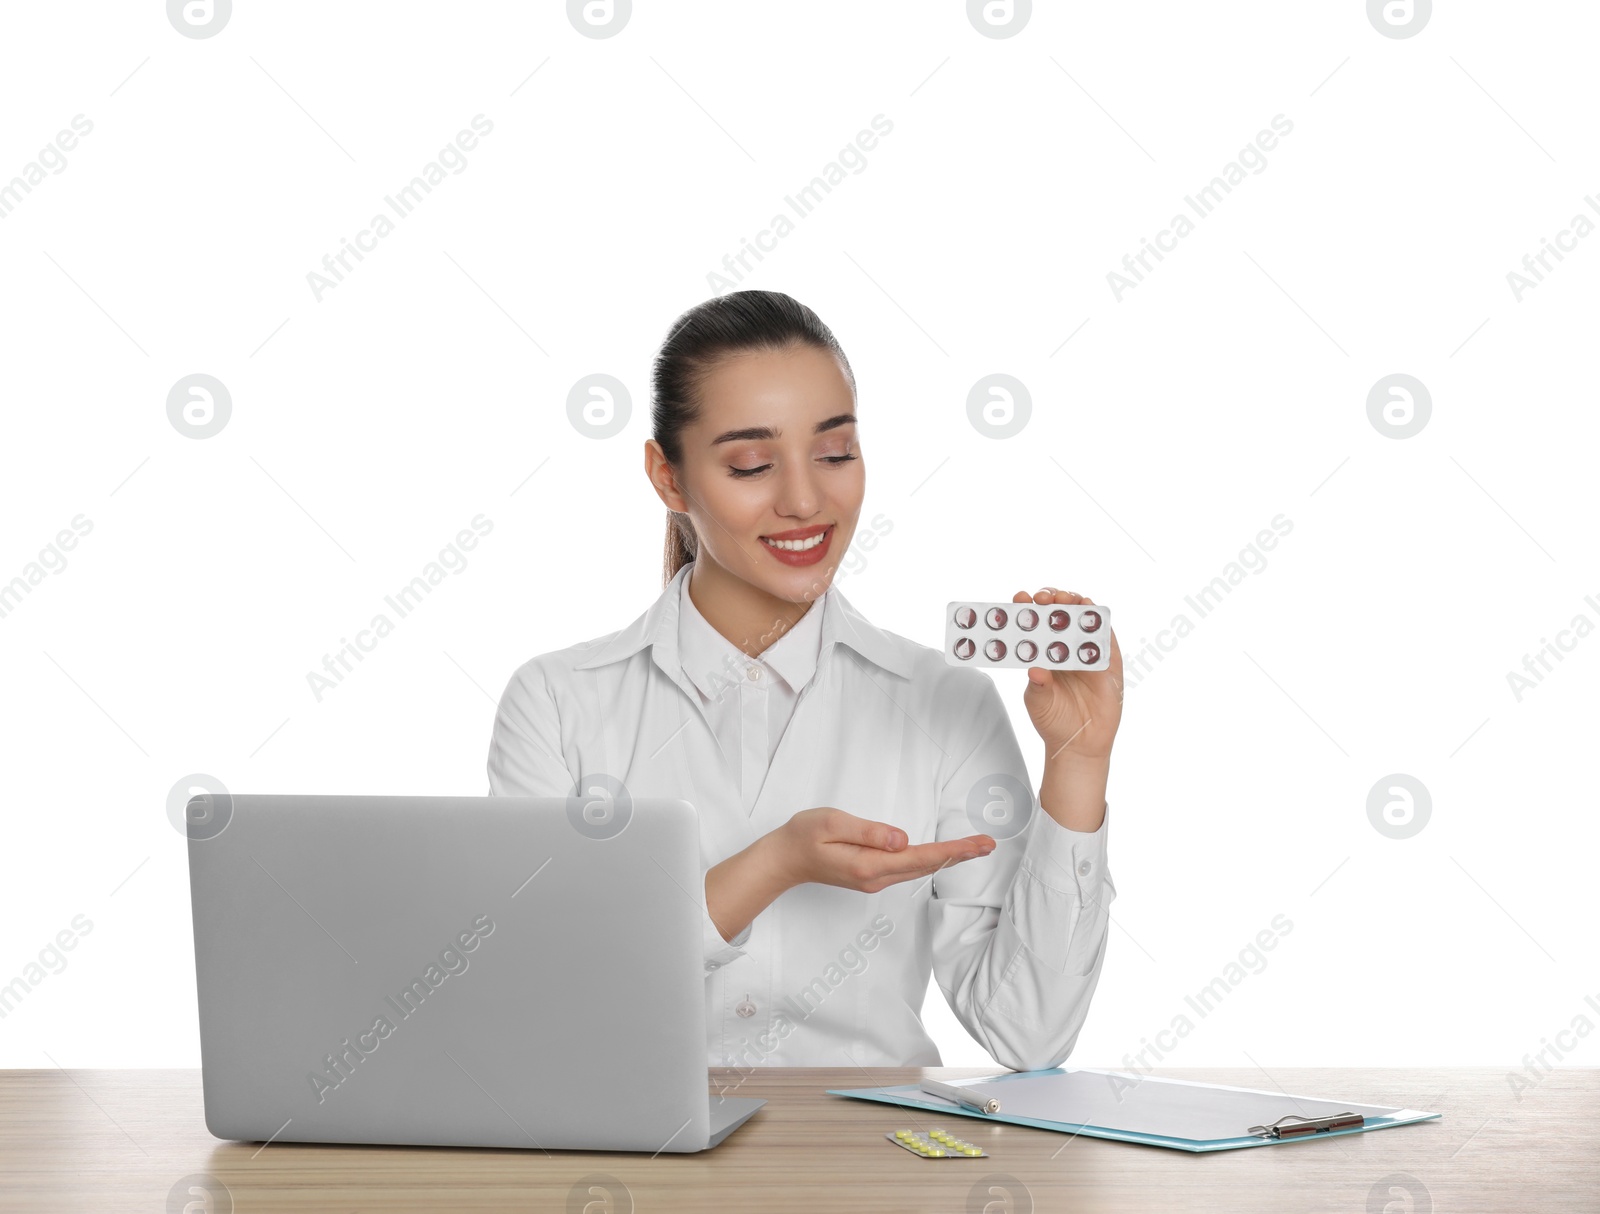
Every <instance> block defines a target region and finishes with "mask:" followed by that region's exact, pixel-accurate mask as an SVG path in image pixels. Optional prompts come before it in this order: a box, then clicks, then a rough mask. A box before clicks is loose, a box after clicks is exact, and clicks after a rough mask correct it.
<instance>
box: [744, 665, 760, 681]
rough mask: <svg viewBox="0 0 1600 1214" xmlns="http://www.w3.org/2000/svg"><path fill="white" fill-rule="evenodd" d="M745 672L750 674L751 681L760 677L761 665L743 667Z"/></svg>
mask: <svg viewBox="0 0 1600 1214" xmlns="http://www.w3.org/2000/svg"><path fill="white" fill-rule="evenodd" d="M745 673H746V674H747V675H749V676H750V681H751V682H752V683H753V682H755V681H756V680H757V679H759V678H760V677H761V667H759V666H748V667H746V668H745Z"/></svg>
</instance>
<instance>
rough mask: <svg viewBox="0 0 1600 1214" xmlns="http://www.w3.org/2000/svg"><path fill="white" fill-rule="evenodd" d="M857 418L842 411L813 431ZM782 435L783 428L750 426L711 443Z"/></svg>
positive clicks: (831, 427) (841, 424)
mask: <svg viewBox="0 0 1600 1214" xmlns="http://www.w3.org/2000/svg"><path fill="white" fill-rule="evenodd" d="M855 420H856V415H855V414H854V413H840V414H839V415H838V416H836V417H830V418H829V419H828V420H827V421H825V422H818V423H817V428H816V430H815V431H813V433H816V434H821V433H823V432H824V431H826V430H832V429H834V428H835V427H837V426H853V425H854V424H855ZM782 435H783V431H782V430H778V429H774V428H773V427H772V426H750V427H748V428H746V429H744V430H729V431H728V432H727V433H726V434H719V435H717V437H716V438H714V439H712V440H711V445H712V446H713V447H715V446H716V445H717V444H718V443H739V442H746V441H755V442H765V441H768V440H770V439H774V438H780V437H782Z"/></svg>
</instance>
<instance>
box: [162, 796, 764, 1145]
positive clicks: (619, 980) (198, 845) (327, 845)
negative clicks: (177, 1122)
mask: <svg viewBox="0 0 1600 1214" xmlns="http://www.w3.org/2000/svg"><path fill="white" fill-rule="evenodd" d="M188 831H189V875H190V894H191V904H192V909H193V914H194V943H195V970H196V977H197V984H198V997H199V1013H200V1049H201V1062H202V1071H203V1085H204V1089H205V1115H206V1125H207V1127H208V1128H209V1129H210V1130H211V1132H212V1133H213V1134H215V1135H217V1136H218V1137H219V1138H230V1139H244V1140H251V1141H262V1140H272V1141H280V1142H281V1141H302V1142H350V1143H356V1142H360V1143H396V1144H411V1145H447V1146H488V1147H522V1148H528V1149H536V1148H544V1149H549V1150H555V1149H571V1150H648V1151H651V1152H652V1153H654V1152H656V1151H698V1150H702V1149H704V1148H705V1147H706V1146H708V1145H709V1141H710V1135H711V1125H710V1112H709V1107H710V1100H709V1097H708V1081H707V1067H706V1054H705V1049H706V1045H705V1027H704V1019H705V1004H704V1000H705V991H704V977H703V966H702V959H701V939H700V923H701V919H700V916H701V914H702V908H703V905H704V897H705V894H704V886H703V884H702V879H701V876H700V861H699V851H700V834H699V828H698V822H697V820H696V814H695V810H694V808H693V807H692V806H691V805H690V804H689V803H688V802H687V801H683V800H677V799H651V798H637V799H634V800H632V802H631V803H623V804H620V805H619V804H615V803H596V802H590V803H588V804H585V803H583V802H581V801H579V800H578V799H577V798H572V799H570V803H569V800H568V799H563V798H532V797H390V796H287V795H285V796H277V795H251V794H239V793H234V794H206V795H204V796H199V797H196V798H194V799H192V800H191V801H190V802H189V806H188ZM741 1120H742V1119H741ZM720 1128H722V1127H719V1129H720ZM718 1137H719V1140H720V1137H721V1135H719V1136H718Z"/></svg>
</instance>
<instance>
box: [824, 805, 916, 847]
mask: <svg viewBox="0 0 1600 1214" xmlns="http://www.w3.org/2000/svg"><path fill="white" fill-rule="evenodd" d="M847 817H848V820H847V821H846V822H845V823H844V825H843V827H842V828H841V829H840V832H839V834H838V835H837V836H836V837H837V838H838V839H839V840H840V841H841V842H844V843H856V844H859V845H860V846H862V847H875V848H877V849H878V850H879V851H899V850H900V849H901V848H902V847H904V846H905V845H906V842H907V840H906V832H905V831H903V830H901V829H900V828H899V827H897V826H890V825H889V824H888V823H887V822H873V821H871V820H870V819H867V818H858V817H856V816H855V815H854V814H850V815H847Z"/></svg>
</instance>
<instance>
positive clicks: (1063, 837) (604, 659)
mask: <svg viewBox="0 0 1600 1214" xmlns="http://www.w3.org/2000/svg"><path fill="white" fill-rule="evenodd" d="M691 569H692V565H685V566H684V567H683V568H682V569H680V570H679V571H678V573H677V575H676V576H675V577H674V578H673V579H672V581H671V582H670V583H669V584H668V585H667V586H666V587H665V589H664V590H663V591H662V593H661V595H660V597H659V598H658V599H657V600H656V601H655V603H653V604H652V605H651V606H650V608H649V609H648V610H647V611H645V612H644V614H643V615H641V616H639V618H638V619H636V620H634V621H633V623H631V624H629V625H628V626H627V627H626V628H623V629H621V630H620V631H617V632H613V633H609V634H607V635H605V636H602V637H599V638H596V639H595V640H591V641H585V642H581V643H579V644H577V645H573V646H570V647H568V648H566V649H561V650H556V651H554V652H551V653H545V654H541V655H539V656H538V657H535V658H533V659H531V660H530V661H528V662H526V663H524V664H523V665H522V666H520V667H518V669H517V670H516V672H515V673H514V674H513V675H512V676H511V679H510V682H509V683H508V684H507V686H506V689H505V692H504V693H503V694H502V696H501V698H500V704H499V709H498V711H497V713H496V715H495V724H494V735H493V738H492V740H491V742H490V747H489V763H488V768H489V792H490V794H491V795H494V796H547V797H561V796H566V795H567V794H568V793H570V792H572V791H573V790H574V787H575V786H576V784H577V782H578V777H579V776H580V775H584V776H588V775H591V774H594V773H597V772H598V773H605V774H608V775H611V776H614V777H616V778H618V779H620V780H622V781H623V783H624V784H626V786H627V788H628V790H629V792H630V793H631V794H632V795H633V796H635V797H640V796H665V797H681V798H683V799H684V800H687V801H689V802H690V803H691V804H693V805H694V806H695V808H696V809H697V810H698V812H699V818H700V831H701V866H702V869H703V870H704V869H708V868H710V867H711V866H712V865H714V864H716V863H718V862H720V861H722V860H724V859H726V858H727V857H728V856H730V855H732V854H734V853H735V852H738V851H741V850H743V849H744V848H745V847H747V846H749V845H750V844H751V843H753V842H754V841H755V840H756V839H757V838H758V837H760V836H761V835H764V834H766V833H768V832H769V831H772V830H775V829H777V828H778V827H779V826H781V825H782V824H783V823H784V822H786V821H788V819H789V818H790V816H792V815H793V814H795V813H797V812H799V811H800V810H803V809H809V808H812V807H814V806H819V805H831V806H837V807H838V808H840V809H844V810H847V811H848V812H850V813H852V814H855V815H857V816H859V817H862V818H869V819H873V820H876V821H882V822H889V823H892V824H893V825H895V826H898V827H900V828H901V829H902V830H904V831H905V832H906V835H907V837H908V839H909V841H910V842H911V843H924V842H928V841H930V840H933V839H951V838H960V837H963V836H966V835H972V834H978V833H985V834H990V835H993V836H994V837H995V839H996V843H997V846H996V847H995V849H994V851H993V852H991V853H990V854H989V855H988V856H985V857H982V858H980V859H975V860H967V861H963V862H959V863H955V864H952V865H949V866H947V867H945V868H943V869H941V870H940V871H939V872H938V873H936V874H934V875H933V876H932V877H931V878H929V877H923V878H917V879H913V880H910V881H903V882H899V883H897V884H894V885H890V886H889V887H888V888H886V889H883V890H881V891H879V892H878V893H875V894H867V893H862V892H861V891H859V890H851V889H843V888H839V887H835V886H828V885H819V884H805V885H800V886H796V887H795V888H793V889H790V890H788V891H786V892H785V893H784V894H782V895H781V896H780V897H779V898H778V899H777V900H776V901H774V902H773V903H772V904H771V905H770V906H769V907H767V909H766V910H764V911H762V912H761V914H760V915H758V916H757V917H756V919H755V921H754V922H753V923H752V924H750V926H749V927H747V928H746V929H745V930H744V931H743V932H741V933H740V934H739V935H738V936H736V937H735V938H734V940H733V942H731V943H730V942H728V941H725V940H724V939H723V938H722V935H721V933H720V932H719V931H718V930H717V928H716V925H715V924H714V923H713V922H712V921H711V917H710V916H709V915H707V914H704V913H703V912H702V915H701V920H702V925H701V926H702V936H703V942H704V954H705V955H704V966H705V978H706V982H705V989H706V1045H707V1062H708V1064H709V1065H712V1066H739V1067H754V1066H819V1067H837V1066H852V1065H861V1066H939V1065H940V1064H941V1060H940V1057H939V1051H938V1049H937V1048H936V1047H935V1045H934V1044H933V1041H932V1039H931V1038H930V1037H929V1036H928V1034H927V1032H926V1031H925V1030H924V1028H923V1025H922V1019H921V1007H922V1002H923V997H924V995H925V994H926V992H927V986H928V976H929V973H930V971H931V972H932V974H933V975H934V977H935V978H936V979H937V981H938V983H939V988H940V990H941V991H943V992H944V996H945V999H946V1000H947V1001H948V1002H949V1005H950V1007H951V1009H952V1010H953V1011H954V1013H955V1015H956V1017H957V1018H958V1019H959V1020H960V1021H961V1023H962V1024H963V1025H964V1026H965V1027H966V1029H967V1031H968V1032H969V1033H971V1034H972V1036H973V1037H974V1038H975V1039H976V1040H977V1041H978V1043H979V1044H981V1045H982V1046H983V1047H984V1048H985V1049H986V1050H988V1052H989V1053H990V1054H991V1055H992V1056H993V1058H994V1059H995V1061H996V1062H997V1063H999V1064H1000V1065H1002V1066H1007V1067H1011V1068H1013V1069H1016V1070H1031V1069H1039V1068H1046V1067H1053V1066H1057V1065H1059V1064H1060V1063H1061V1062H1062V1061H1063V1060H1064V1059H1066V1057H1067V1056H1068V1054H1069V1053H1070V1052H1071V1050H1072V1047H1073V1044H1074V1043H1075V1042H1076V1040H1077V1037H1078V1032H1079V1030H1080V1029H1081V1028H1082V1027H1083V1023H1084V1020H1085V1018H1086V1017H1087V1015H1088V1010H1089V1001H1090V998H1091V996H1092V995H1093V994H1094V989H1095V986H1096V984H1097V983H1098V981H1099V978H1100V969H1101V964H1102V962H1103V960H1104V956H1105V944H1106V936H1107V927H1108V924H1109V922H1110V914H1109V905H1110V903H1111V902H1112V900H1113V899H1115V897H1116V887H1115V886H1114V885H1113V884H1112V881H1111V874H1110V871H1109V870H1108V869H1107V867H1106V829H1107V825H1108V823H1109V816H1110V815H1109V808H1108V810H1107V822H1102V823H1101V826H1100V829H1099V830H1097V831H1095V832H1094V833H1092V834H1090V833H1084V832H1080V831H1073V830H1068V829H1067V828H1065V827H1063V826H1062V825H1060V824H1059V823H1058V822H1056V821H1055V819H1053V818H1052V817H1050V815H1049V814H1048V813H1046V812H1044V810H1043V809H1041V808H1040V807H1039V806H1038V805H1037V786H1036V785H1035V784H1034V782H1033V781H1032V780H1030V778H1029V776H1028V771H1027V767H1026V765H1025V764H1024V762H1023V759H1022V752H1021V749H1020V748H1019V746H1018V744H1017V739H1016V735H1015V733H1014V731H1013V729H1012V726H1011V720H1010V718H1009V717H1008V716H1007V714H1006V710H1005V707H1004V705H1003V703H1002V702H1001V699H1000V693H999V691H998V689H997V688H996V686H995V683H994V681H993V679H992V678H991V677H990V676H989V675H987V674H985V673H983V672H982V671H979V670H975V669H971V668H965V667H954V666H950V665H948V664H946V662H945V661H944V658H943V656H942V655H941V653H940V652H939V651H938V650H936V649H932V648H929V647H928V646H925V645H919V644H917V643H915V642H913V641H910V640H907V639H906V638H904V637H901V636H898V635H896V634H895V633H892V632H887V631H884V630H882V629H880V628H877V627H875V626H874V625H873V624H871V623H870V622H869V621H868V620H866V619H865V618H864V617H863V616H862V615H861V614H860V613H859V612H858V611H856V610H855V608H853V607H852V606H851V605H850V603H849V602H848V601H847V600H846V599H845V597H844V596H843V595H842V594H841V593H840V592H839V589H838V587H837V585H835V586H832V587H830V588H829V590H828V591H827V593H826V594H824V595H823V597H822V599H821V600H820V601H819V602H818V603H817V604H814V605H813V608H812V610H813V611H816V610H818V609H819V608H820V609H821V611H822V613H823V614H822V617H821V646H820V650H819V653H818V657H817V663H816V669H815V673H814V675H813V676H812V677H810V678H809V679H808V680H807V681H806V683H805V686H804V688H803V690H802V691H801V693H800V696H799V699H798V701H797V702H796V704H795V706H794V709H793V715H792V717H791V718H790V719H789V721H788V724H787V726H786V727H785V729H784V731H783V734H782V736H781V739H780V740H779V741H778V743H777V749H776V753H775V754H774V755H773V756H772V761H771V765H770V768H769V770H768V772H767V773H766V778H765V779H764V780H763V781H762V783H761V786H760V792H759V795H757V796H756V797H755V798H754V801H753V804H752V805H751V806H750V808H749V810H748V812H747V811H746V809H745V807H744V806H743V805H742V804H741V781H740V762H739V759H738V756H735V757H733V758H731V759H730V758H729V757H728V756H727V755H725V754H724V753H723V749H722V747H721V745H719V743H718V740H717V737H716V735H715V733H714V732H713V730H712V728H711V726H710V724H709V723H708V721H707V718H706V714H705V710H704V709H703V708H702V706H701V699H700V694H699V693H698V692H697V691H696V689H695V687H694V685H693V683H691V681H690V680H689V678H688V677H687V676H686V674H685V672H684V670H683V666H682V663H681V661H680V658H679V653H678V635H679V619H678V613H679V609H680V598H679V595H680V592H681V586H682V582H683V581H684V579H686V578H687V577H688V575H689V572H690V570H691ZM669 739H670V741H669ZM994 776H1000V777H1002V778H1007V779H1009V781H1014V782H1015V783H1013V784H1011V785H1010V787H1013V788H1020V789H1022V790H1026V791H1025V792H1024V794H1023V796H1024V798H1025V799H1024V800H1023V801H1022V802H1021V803H1020V804H1017V803H1014V802H1011V801H1009V800H1008V797H1007V794H1006V792H1005V785H1002V784H999V783H997V782H996V781H995V780H993V779H991V777H994ZM974 790H976V791H974ZM997 799H998V800H999V802H1000V805H999V806H998V807H996V805H995V802H996V800H997ZM1008 804H1009V805H1011V809H1010V812H1011V813H1012V814H1013V815H1015V816H1012V817H1011V818H1010V819H1009V822H1010V825H1008V824H1007V818H1006V812H1007V809H1006V807H1007V805H1008ZM985 805H988V806H989V807H990V810H991V812H990V814H989V816H985V813H984V807H985ZM969 806H975V807H976V808H974V809H969ZM996 809H998V812H999V820H998V821H997V820H996V818H995V816H994V811H995V810H996ZM1023 820H1025V821H1026V825H1025V826H1022V827H1021V828H1020V829H1018V828H1017V826H1016V825H1015V824H1016V823H1018V822H1020V821H1023ZM1011 831H1015V833H1009V832H1011ZM702 891H703V883H702Z"/></svg>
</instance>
